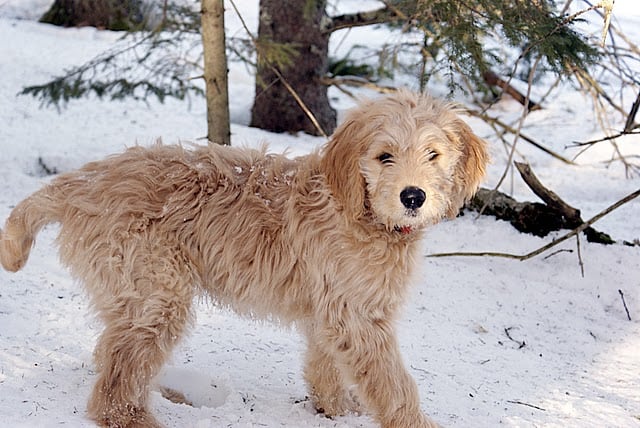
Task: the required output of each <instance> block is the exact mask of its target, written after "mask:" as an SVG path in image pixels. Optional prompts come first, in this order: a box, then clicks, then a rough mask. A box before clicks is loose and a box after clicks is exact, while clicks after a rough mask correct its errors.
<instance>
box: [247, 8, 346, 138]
mask: <svg viewBox="0 0 640 428" xmlns="http://www.w3.org/2000/svg"><path fill="white" fill-rule="evenodd" d="M325 8H326V0H315V1H313V2H310V1H308V0H292V1H289V2H287V4H286V6H285V5H284V4H283V3H282V1H280V0H260V23H259V27H258V39H259V40H267V41H269V42H270V43H287V44H291V45H293V46H295V48H296V49H297V52H298V55H297V56H296V57H295V58H294V64H293V65H292V66H290V67H288V68H285V69H280V70H277V69H274V67H275V66H274V65H273V64H272V63H269V62H268V61H266V58H264V53H261V52H260V50H258V70H257V76H256V96H255V100H254V104H253V108H252V109H251V126H255V127H258V128H262V129H266V130H269V131H273V132H298V131H304V132H306V133H309V134H312V135H322V133H323V132H320V130H318V129H317V126H316V125H314V123H313V121H312V120H311V119H310V118H309V116H308V113H307V112H305V111H304V109H303V108H302V107H301V106H300V103H303V104H304V105H305V106H306V108H308V111H310V112H311V114H313V116H314V117H315V118H316V119H317V122H318V124H319V126H320V128H322V130H323V131H324V133H326V134H330V133H331V132H333V130H334V129H335V127H336V112H335V110H334V109H333V108H332V107H331V105H330V103H329V96H328V93H327V89H328V88H327V87H326V86H325V85H323V84H322V83H321V78H322V77H323V76H324V75H325V73H326V72H327V69H328V50H329V36H330V33H324V32H323V31H322V22H323V19H326V15H325V13H326V12H325ZM278 72H279V73H278ZM278 74H280V76H279V75H278ZM283 79H284V80H286V82H283V81H282V80H283ZM287 84H288V85H287ZM288 86H289V88H288ZM291 91H295V93H296V94H297V95H298V96H299V101H298V100H296V97H294V95H293V94H292V93H291Z"/></svg>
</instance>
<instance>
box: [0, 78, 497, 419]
mask: <svg viewBox="0 0 640 428" xmlns="http://www.w3.org/2000/svg"><path fill="white" fill-rule="evenodd" d="M457 113H458V112H457V111H456V110H455V108H453V107H452V106H451V105H449V104H447V103H445V102H442V101H439V100H436V99H433V98H431V97H429V96H427V95H418V94H412V93H409V92H404V91H403V92H399V93H397V94H395V95H393V96H389V97H386V98H382V99H378V100H373V101H366V102H364V103H362V104H361V105H360V106H359V107H357V108H356V109H354V110H353V111H351V112H350V113H349V114H348V116H347V117H346V119H345V121H344V123H342V125H341V126H340V127H339V128H338V129H337V131H336V132H335V134H334V135H333V137H332V138H331V140H330V141H329V142H328V143H327V144H326V145H325V146H324V147H322V148H321V149H320V150H319V151H317V152H315V153H312V154H310V155H308V156H303V157H299V158H296V159H288V158H286V157H284V156H281V155H274V154H267V153H266V152H265V150H264V149H263V150H249V149H238V148H229V147H218V146H209V147H196V148H192V149H189V150H187V149H185V148H183V147H180V146H166V145H155V146H153V147H148V148H143V147H134V148H131V149H129V150H127V151H125V152H124V153H122V154H119V155H115V156H112V157H109V158H107V159H105V160H102V161H97V162H91V163H89V164H87V165H86V166H84V167H83V168H82V169H80V170H78V171H74V172H70V173H66V174H62V175H60V176H58V177H57V178H55V179H54V180H53V181H52V182H51V184H49V185H47V186H45V187H44V188H42V189H41V190H39V191H38V192H36V193H34V194H33V195H31V196H29V197H28V198H27V199H25V200H24V201H22V202H20V203H19V204H18V205H17V206H16V207H15V209H14V210H13V211H12V213H11V215H10V216H9V218H8V220H7V223H6V225H5V228H4V231H0V238H1V240H0V261H1V262H2V265H3V266H4V268H5V269H7V270H9V271H17V270H19V269H20V268H22V266H23V265H24V264H25V262H26V261H27V258H28V255H29V251H30V249H31V246H32V244H33V242H34V239H35V236H36V234H37V233H38V231H39V230H40V228H42V227H43V226H44V225H46V224H48V223H52V222H57V223H60V224H61V229H60V235H59V236H58V244H59V246H60V255H61V259H62V261H63V263H64V264H65V265H67V266H68V267H69V268H70V270H71V272H72V274H73V275H74V276H75V277H76V278H78V279H79V280H81V281H82V282H83V283H84V285H85V287H86V290H87V292H88V295H89V296H90V299H91V304H92V306H93V308H95V310H96V311H97V314H98V316H99V317H100V319H101V320H102V321H103V322H104V331H103V333H102V335H101V336H100V338H99V340H98V344H97V346H96V350H95V359H96V369H97V373H98V377H97V382H96V385H95V387H94V389H93V393H92V396H91V398H90V400H89V406H88V411H89V415H90V417H91V418H93V419H94V420H95V421H97V422H98V423H99V424H100V425H103V426H110V427H157V426H160V425H159V423H158V422H157V421H156V420H155V419H154V418H153V416H152V415H151V414H150V412H149V408H148V403H147V401H148V395H149V388H150V386H149V385H150V382H151V380H152V379H153V378H154V376H155V375H156V374H157V373H158V371H159V370H160V368H161V366H162V364H163V363H164V362H165V361H166V360H167V358H168V357H169V355H170V353H171V351H172V349H173V348H174V347H175V345H176V342H178V341H179V340H180V338H182V337H183V336H184V335H185V330H187V328H188V327H189V325H190V324H191V322H192V311H193V309H192V304H193V302H194V300H195V299H196V297H197V296H199V295H206V296H208V297H210V298H211V299H212V300H213V301H215V302H216V303H218V304H221V305H227V306H229V307H232V308H233V309H234V310H236V311H237V312H239V313H241V314H244V315H248V316H251V317H265V318H277V319H279V320H282V321H283V322H286V323H292V324H294V325H295V326H296V327H297V328H299V329H300V331H301V332H303V333H304V334H305V335H306V339H307V344H308V350H307V354H306V363H305V368H304V375H305V378H306V380H307V382H308V385H309V391H310V396H311V397H312V399H313V401H314V404H315V406H316V407H317V408H318V409H319V410H320V411H322V412H324V413H325V414H327V415H328V416H333V415H340V414H343V413H345V412H347V411H349V410H351V409H354V408H355V407H356V406H360V405H361V406H362V407H364V408H365V409H367V410H368V411H370V412H371V413H372V414H373V416H374V417H375V418H376V420H377V421H378V422H379V423H380V424H381V425H382V426H383V427H386V428H391V427H403V428H420V427H432V426H435V423H433V422H431V421H430V420H429V419H428V418H427V417H425V416H424V415H423V413H422V412H421V410H420V400H419V397H418V391H417V387H416V384H415V382H414V381H413V379H412V378H411V377H410V375H409V373H408V372H407V370H406V369H405V367H404V364H403V362H402V358H401V355H400V350H399V347H398V342H397V339H396V335H395V332H394V321H395V319H396V317H397V316H398V312H399V310H400V307H401V305H402V303H403V300H404V298H405V296H406V294H407V284H408V280H409V277H410V274H411V271H412V269H413V266H414V264H415V259H416V257H418V256H419V254H418V253H417V250H418V244H419V241H420V239H421V237H422V231H423V229H424V228H425V226H427V225H430V224H434V223H436V222H438V221H439V220H441V219H442V218H444V217H454V216H455V215H456V213H457V212H458V210H459V209H460V208H461V206H462V205H463V203H464V201H465V200H466V199H467V198H469V197H470V196H472V194H473V193H474V191H475V190H476V188H477V186H478V184H479V182H480V180H481V179H482V177H483V175H484V170H485V165H486V162H487V153H486V147H485V143H484V142H483V141H482V140H481V139H479V138H477V137H476V136H475V135H474V134H473V133H472V132H471V130H470V129H469V127H468V126H467V125H466V124H465V123H464V122H463V121H462V120H461V119H460V118H459V117H458V115H457ZM354 386H355V387H354ZM352 387H354V388H352ZM350 391H355V398H353V397H352V396H351V392H350Z"/></svg>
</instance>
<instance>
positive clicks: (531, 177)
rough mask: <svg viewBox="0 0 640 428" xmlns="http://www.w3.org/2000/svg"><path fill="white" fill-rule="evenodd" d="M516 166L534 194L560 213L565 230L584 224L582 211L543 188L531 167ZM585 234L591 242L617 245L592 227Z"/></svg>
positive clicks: (520, 164) (518, 164)
mask: <svg viewBox="0 0 640 428" xmlns="http://www.w3.org/2000/svg"><path fill="white" fill-rule="evenodd" d="M515 165H516V168H517V169H518V172H519V173H520V176H521V177H522V179H523V180H524V182H525V183H527V186H529V188H530V189H531V190H532V191H533V193H535V194H536V195H538V197H539V198H540V199H542V200H543V201H544V202H545V203H546V204H547V206H549V207H551V208H552V209H553V210H555V211H558V212H559V213H560V215H561V216H562V218H561V223H562V226H563V227H562V228H563V229H565V228H566V229H573V228H576V227H578V226H580V225H581V224H583V223H584V221H583V220H582V217H581V216H580V210H578V209H575V208H573V207H572V206H571V205H569V204H567V203H566V202H565V201H563V200H562V199H561V198H560V196H558V195H557V194H556V193H554V192H553V191H551V190H549V189H547V188H546V187H545V186H543V185H542V183H541V182H540V180H538V177H536V175H535V174H534V173H533V171H532V170H531V166H529V165H528V164H525V163H521V162H515ZM584 234H585V235H586V237H587V241H589V242H596V243H599V244H607V245H608V244H613V243H615V241H614V240H613V239H611V237H610V236H609V235H607V234H606V233H602V232H598V231H597V230H595V229H594V228H592V227H588V228H586V229H585V230H584Z"/></svg>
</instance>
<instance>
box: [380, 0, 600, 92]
mask: <svg viewBox="0 0 640 428" xmlns="http://www.w3.org/2000/svg"><path fill="white" fill-rule="evenodd" d="M391 4H392V6H393V7H394V8H397V9H396V10H398V11H400V12H401V13H402V14H404V15H405V16H406V17H408V18H410V20H411V22H412V23H413V25H414V27H415V28H417V29H418V30H420V31H422V32H423V33H424V45H423V46H421V47H420V51H421V53H422V56H423V58H426V59H431V60H432V61H431V67H432V69H431V70H430V71H429V70H425V73H434V72H438V71H439V70H440V71H442V67H443V65H444V67H446V68H451V67H453V68H454V69H455V70H456V71H457V72H459V73H462V74H463V75H465V76H468V77H472V78H473V79H474V80H475V81H476V83H478V84H480V85H482V76H483V73H484V72H486V71H487V70H489V69H492V68H495V67H497V68H501V67H504V66H508V67H513V63H512V62H509V61H513V60H514V58H505V57H504V53H503V52H500V53H498V52H499V51H498V50H497V46H498V45H501V46H504V44H505V43H506V45H508V46H509V47H512V48H515V49H514V50H517V51H519V52H520V53H519V56H518V57H517V58H515V63H516V66H517V65H522V64H519V62H521V61H523V60H524V61H527V60H535V59H538V58H539V59H542V60H543V61H542V65H543V67H542V68H541V71H542V72H545V71H551V72H553V73H556V74H558V75H564V74H567V73H568V72H569V70H571V69H574V68H579V69H588V68H589V67H590V66H591V65H593V64H595V63H596V62H597V61H598V59H599V53H598V51H597V49H596V48H594V47H593V46H591V45H590V44H589V43H588V42H587V41H586V40H585V38H584V36H582V35H581V34H579V33H578V32H577V31H575V30H574V29H573V28H572V26H573V24H574V23H575V22H576V20H575V19H567V17H565V16H562V15H560V14H559V13H558V12H557V11H556V6H555V3H554V2H553V1H549V0H464V1H450V0H419V1H417V2H416V1H408V0H396V1H393V2H391ZM492 46H493V47H492ZM428 57H430V58H428ZM443 59H444V60H445V61H444V63H445V64H443V61H442V60H443ZM503 71H504V70H503ZM509 71H514V70H509Z"/></svg>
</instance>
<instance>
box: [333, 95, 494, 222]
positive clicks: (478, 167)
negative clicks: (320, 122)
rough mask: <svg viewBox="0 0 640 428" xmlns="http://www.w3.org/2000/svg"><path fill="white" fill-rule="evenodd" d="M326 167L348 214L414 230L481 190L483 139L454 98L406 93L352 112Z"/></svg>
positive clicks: (454, 211)
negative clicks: (462, 116) (465, 119)
mask: <svg viewBox="0 0 640 428" xmlns="http://www.w3.org/2000/svg"><path fill="white" fill-rule="evenodd" d="M322 156H323V158H322V164H321V168H322V170H323V172H324V174H325V175H326V178H327V182H328V184H329V187H330V190H331V192H332V194H333V196H334V198H335V199H336V201H337V203H338V204H339V205H340V206H341V208H342V210H343V212H344V213H345V215H347V216H348V217H349V218H350V219H352V220H355V221H362V220H368V221H371V220H373V221H374V222H376V223H379V224H382V225H384V226H385V227H386V228H387V230H389V231H392V230H395V231H397V232H400V233H410V232H411V231H413V230H417V229H420V228H422V227H424V226H425V225H428V224H433V223H436V222H437V221H439V220H440V219H442V218H444V217H454V216H455V215H456V214H457V213H458V211H459V209H460V208H461V207H462V205H463V204H464V203H465V201H466V200H467V199H469V198H470V197H471V196H473V194H474V193H475V191H476V190H477V188H478V185H479V184H480V180H481V179H482V178H483V176H484V172H485V166H486V164H487V160H488V156H487V151H486V144H485V142H484V141H483V140H481V139H480V138H478V137H477V136H475V135H474V134H473V132H472V131H471V129H470V128H469V126H468V125H467V124H466V123H464V122H463V121H462V119H460V117H458V110H456V108H455V107H453V106H452V105H451V104H449V103H446V102H444V101H440V100H437V99H434V98H432V97H430V96H428V95H424V94H423V95H420V94H414V93H410V92H407V91H401V92H398V93H396V94H394V95H392V96H389V97H385V98H382V99H378V100H371V101H366V102H364V103H362V104H361V105H360V106H358V107H357V108H355V109H353V110H352V111H351V112H349V113H348V115H347V117H346V119H345V120H344V122H343V123H342V125H341V126H340V127H339V128H338V129H337V130H336V132H335V133H334V135H333V136H332V138H331V140H330V141H329V142H328V143H327V145H326V146H325V147H324V149H323V152H322Z"/></svg>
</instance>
